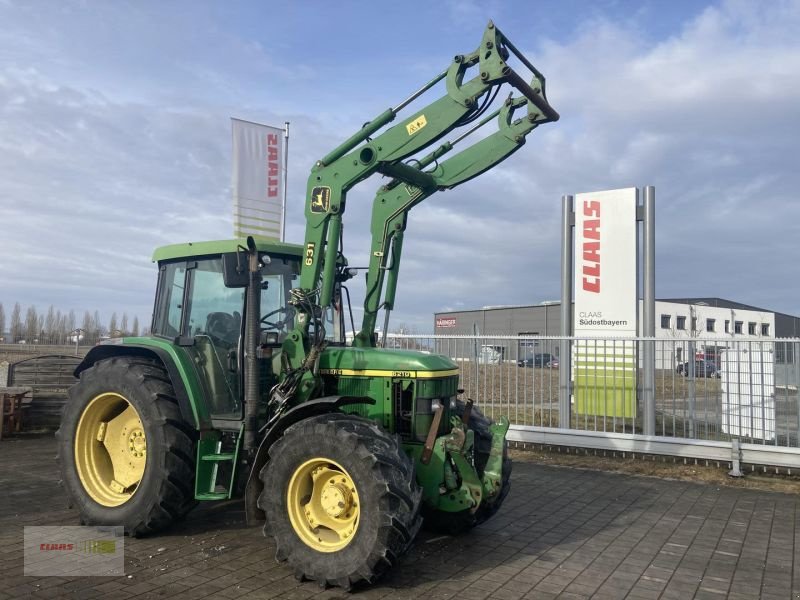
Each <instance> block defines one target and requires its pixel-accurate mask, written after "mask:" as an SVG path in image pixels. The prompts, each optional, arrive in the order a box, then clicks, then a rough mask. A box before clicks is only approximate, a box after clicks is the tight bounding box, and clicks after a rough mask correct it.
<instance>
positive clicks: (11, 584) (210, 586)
mask: <svg viewBox="0 0 800 600" xmlns="http://www.w3.org/2000/svg"><path fill="white" fill-rule="evenodd" d="M55 452H56V449H55V443H54V441H53V440H52V439H50V438H12V439H10V440H7V441H3V442H0V600H5V599H6V598H27V597H33V598H73V597H74V598H99V597H101V596H102V597H112V598H114V599H115V600H121V599H123V598H163V597H168V598H170V599H171V600H179V599H183V598H187V599H195V598H286V599H294V600H300V599H303V598H324V599H333V598H352V599H353V600H356V599H359V600H361V599H369V600H373V599H375V600H377V599H379V598H387V599H389V598H391V599H401V598H409V599H411V598H413V599H416V600H418V599H421V598H432V599H435V600H439V599H441V600H444V599H447V598H458V599H459V600H482V599H484V598H497V599H504V600H513V599H517V598H525V599H526V600H527V599H534V598H664V599H670V598H675V599H681V600H684V599H686V598H692V597H695V598H714V599H721V598H725V597H728V598H798V597H800V543H796V541H800V537H799V536H798V533H799V531H798V530H799V529H800V515H798V509H800V497H795V496H793V495H787V494H780V493H774V492H756V491H751V490H742V489H730V488H717V487H714V486H709V485H703V484H697V483H686V482H680V481H665V480H659V479H652V478H643V477H634V476H627V475H619V474H612V473H601V472H594V471H582V470H575V469H568V468H561V467H550V466H541V465H537V464H533V463H525V462H517V463H515V467H514V475H513V479H512V481H513V489H512V491H511V494H510V495H509V497H508V499H507V500H506V505H505V506H504V507H503V509H502V510H501V511H500V512H499V513H498V515H497V516H496V517H495V518H494V519H492V520H491V521H489V522H488V523H486V524H485V525H483V526H481V527H479V528H477V529H476V530H475V531H474V532H472V533H471V534H469V535H467V536H463V537H459V538H451V537H437V536H432V535H425V534H423V535H421V536H420V538H419V539H418V543H417V544H416V546H415V548H414V549H413V550H412V551H411V552H410V553H409V554H408V555H407V556H406V557H405V558H404V559H403V561H402V563H401V565H399V566H398V567H397V568H395V569H394V570H393V571H392V572H391V573H390V574H389V575H388V576H387V577H385V578H384V579H383V580H381V581H380V582H379V583H378V584H376V585H374V586H372V587H367V588H364V589H359V590H357V591H356V592H354V593H353V594H347V593H343V592H342V591H341V590H337V589H329V590H325V591H323V590H320V588H319V587H318V586H317V585H316V584H313V583H300V582H298V581H296V580H295V579H294V577H293V576H292V574H291V572H290V571H289V569H288V568H287V567H285V566H283V565H280V564H277V563H276V562H275V560H274V547H273V545H272V544H271V543H270V542H269V541H267V540H265V539H264V538H263V537H262V535H261V531H260V530H259V529H258V528H248V527H246V526H245V524H244V522H243V517H244V514H243V510H242V505H241V503H239V502H228V503H225V504H218V505H205V506H203V507H201V508H199V509H196V510H195V511H194V512H192V513H191V514H190V515H189V517H188V518H187V519H186V520H185V521H184V522H183V523H180V524H178V525H177V526H175V527H173V528H172V529H170V530H169V531H168V532H165V533H164V534H162V535H159V536H157V537H153V538H147V539H126V540H125V572H126V575H125V576H124V577H118V578H110V577H106V578H101V577H96V578H89V577H84V578H71V579H70V578H59V577H41V578H33V577H23V576H22V543H21V542H22V527H23V526H24V525H74V524H77V513H76V511H74V510H72V509H68V508H66V502H65V499H64V496H63V494H62V492H61V490H60V488H59V486H58V483H57V480H58V475H57V469H56V466H55V460H54V456H55Z"/></svg>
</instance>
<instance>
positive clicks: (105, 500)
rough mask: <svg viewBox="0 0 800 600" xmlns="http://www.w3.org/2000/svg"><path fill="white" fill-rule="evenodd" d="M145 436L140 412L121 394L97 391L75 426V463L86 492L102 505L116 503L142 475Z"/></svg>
mask: <svg viewBox="0 0 800 600" xmlns="http://www.w3.org/2000/svg"><path fill="white" fill-rule="evenodd" d="M146 461H147V440H146V438H145V434H144V427H143V426H142V420H141V418H140V417H139V413H138V412H136V409H135V408H133V406H132V405H131V403H130V402H128V401H127V400H126V399H125V397H124V396H121V395H120V394H115V393H112V392H106V393H104V394H100V395H99V396H96V397H95V398H93V399H92V401H91V402H89V404H88V405H87V406H86V408H85V409H84V411H83V413H82V414H81V416H80V419H79V420H78V427H77V429H76V430H75V467H76V468H77V471H78V477H79V478H80V480H81V484H82V485H83V489H85V490H86V493H87V494H89V496H90V497H91V498H92V500H94V501H95V502H97V503H98V504H102V505H103V506H119V505H120V504H124V503H125V502H127V501H128V500H130V499H131V497H132V496H133V494H134V493H136V490H137V488H138V487H139V483H140V482H141V481H142V477H143V476H144V467H145V463H146Z"/></svg>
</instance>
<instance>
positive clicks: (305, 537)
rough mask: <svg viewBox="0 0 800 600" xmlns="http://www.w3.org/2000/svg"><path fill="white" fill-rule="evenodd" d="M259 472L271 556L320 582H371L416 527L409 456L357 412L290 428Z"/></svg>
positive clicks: (416, 508)
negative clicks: (272, 548)
mask: <svg viewBox="0 0 800 600" xmlns="http://www.w3.org/2000/svg"><path fill="white" fill-rule="evenodd" d="M260 477H261V480H262V481H263V483H264V490H263V491H262V493H261V496H260V497H259V500H258V506H259V508H261V509H262V510H263V511H264V513H265V514H266V517H267V522H266V525H265V526H264V534H265V535H270V536H272V537H273V538H274V539H275V543H276V546H277V549H276V558H277V559H278V560H280V561H287V562H288V563H289V565H290V566H291V567H292V568H293V569H294V571H295V575H296V576H297V577H298V578H306V579H312V580H315V581H317V582H318V583H319V584H320V585H322V586H326V585H337V586H340V587H343V588H346V589H349V588H350V586H351V585H353V584H354V583H357V582H359V581H366V582H372V581H374V580H376V579H377V578H378V577H379V576H380V575H381V574H382V573H383V572H384V571H386V569H388V568H389V567H391V566H392V565H393V564H394V563H395V562H396V561H397V559H398V557H399V556H401V555H402V554H403V553H404V552H405V551H406V550H407V549H408V547H409V546H410V544H411V542H412V540H413V539H414V537H415V536H416V534H417V531H418V530H419V527H420V524H421V517H420V516H419V506H420V499H421V497H422V491H421V489H420V488H419V486H418V485H417V483H416V480H415V478H414V465H413V463H412V462H411V459H409V458H408V456H407V455H406V454H405V452H403V450H402V447H401V445H400V442H399V440H398V439H397V438H396V437H394V436H391V435H389V434H388V433H387V432H386V431H384V430H383V429H381V428H380V427H378V426H377V425H375V423H373V422H372V421H368V420H365V419H362V418H360V417H356V416H352V415H343V414H339V413H332V414H326V415H321V416H317V417H311V418H309V419H306V420H304V421H301V422H300V423H297V424H296V425H293V426H292V427H290V428H289V429H287V430H286V432H285V433H284V435H283V437H282V438H281V439H280V440H278V441H277V442H276V443H275V444H274V445H273V446H272V447H271V448H270V461H269V462H268V463H267V464H266V466H264V468H263V469H262V470H261V473H260Z"/></svg>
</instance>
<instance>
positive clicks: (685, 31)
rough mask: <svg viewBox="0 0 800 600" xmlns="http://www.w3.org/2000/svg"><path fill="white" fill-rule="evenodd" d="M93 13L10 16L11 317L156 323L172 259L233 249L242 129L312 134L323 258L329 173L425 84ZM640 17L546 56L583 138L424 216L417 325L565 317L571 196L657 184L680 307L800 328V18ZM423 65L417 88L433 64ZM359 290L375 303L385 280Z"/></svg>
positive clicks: (409, 251)
mask: <svg viewBox="0 0 800 600" xmlns="http://www.w3.org/2000/svg"><path fill="white" fill-rule="evenodd" d="M76 6H78V5H68V6H66V7H65V8H61V9H59V11H56V12H57V13H58V14H55V15H50V16H49V17H48V16H46V17H42V16H41V14H39V13H40V11H39V12H37V10H36V7H35V6H32V5H31V6H28V5H24V4H22V5H13V4H7V3H4V4H0V17H5V19H4V27H3V28H2V30H0V56H2V57H3V61H2V64H3V66H2V67H0V172H1V173H3V177H2V180H0V232H2V235H0V251H2V253H3V254H4V255H5V256H11V257H13V260H6V261H3V262H2V263H0V281H1V282H3V283H2V288H0V301H3V302H5V303H6V304H8V303H13V301H14V300H17V299H19V300H21V301H22V302H23V303H36V304H38V305H39V306H40V307H41V306H46V305H48V304H50V303H54V304H56V305H57V306H60V307H61V308H64V309H69V308H76V309H77V310H83V309H84V308H87V307H88V308H90V309H93V308H94V307H95V306H96V307H98V308H100V309H101V310H102V311H103V313H104V314H106V313H107V314H110V312H111V311H112V310H116V311H117V312H119V313H121V312H122V311H123V310H126V309H127V310H128V312H129V313H132V314H133V313H134V312H136V313H137V314H139V315H140V317H142V318H143V320H144V321H146V320H147V319H146V317H147V314H148V313H149V311H150V306H151V296H152V289H153V284H154V269H153V268H152V265H151V264H150V263H149V257H150V254H151V252H152V249H153V247H154V246H157V245H159V244H162V243H170V242H176V241H182V240H187V239H194V240H197V239H202V238H212V239H213V238H219V237H225V236H227V235H228V234H229V232H230V229H231V227H230V216H229V211H228V208H227V207H228V206H229V202H230V201H229V197H230V190H229V180H230V175H229V173H230V162H229V161H230V156H229V155H230V151H229V144H230V134H229V130H228V120H227V119H228V116H231V115H234V116H240V117H243V118H249V119H254V120H261V121H266V122H271V123H276V124H280V123H282V122H283V121H285V120H290V121H291V122H292V139H291V142H290V148H291V149H290V152H291V157H290V160H291V164H290V181H289V189H290V207H289V215H288V226H287V232H288V238H289V239H290V240H292V241H295V242H300V241H301V240H302V236H303V230H304V223H303V200H302V198H303V195H304V193H305V186H306V177H307V173H308V168H309V167H310V165H311V164H313V161H314V160H316V159H317V158H319V157H320V156H321V155H323V154H325V153H326V152H328V151H329V150H330V149H331V148H332V147H333V146H335V145H336V144H338V143H339V142H340V141H341V140H342V139H343V138H344V137H346V136H347V135H349V133H350V132H351V130H352V129H354V128H355V127H358V126H359V125H360V124H361V123H362V122H363V121H365V120H366V119H367V118H369V117H371V116H374V115H373V114H371V113H370V114H365V113H364V112H363V105H364V104H365V103H367V104H370V105H372V103H373V98H376V97H379V96H380V97H382V96H381V94H388V95H389V96H391V95H392V94H394V93H395V92H394V91H395V90H396V89H397V88H398V87H399V86H400V83H401V82H399V81H398V80H397V77H396V75H397V73H398V71H397V70H396V69H390V68H387V70H386V71H385V72H374V71H373V72H371V73H370V74H369V76H367V75H365V74H363V73H360V72H359V69H358V64H359V63H358V56H359V55H358V54H357V53H356V54H352V53H351V54H348V60H347V61H346V62H345V63H344V64H343V67H342V69H341V70H339V71H336V72H331V71H320V70H319V69H317V68H316V67H315V66H314V65H313V61H305V62H304V61H303V60H299V62H298V61H295V62H292V60H293V57H290V56H288V55H282V54H280V52H281V49H280V47H278V49H277V50H276V48H271V49H267V48H266V47H265V46H264V45H263V44H261V43H260V42H258V41H254V40H252V39H250V38H249V37H248V36H246V35H244V34H240V33H239V32H237V31H232V30H225V29H224V28H221V27H220V25H219V24H218V23H216V22H215V20H214V19H213V18H212V17H211V16H210V15H208V14H206V15H203V14H202V11H200V12H201V14H200V15H199V16H198V15H194V16H193V18H192V19H191V20H188V21H187V22H186V23H182V21H181V18H183V17H185V15H182V14H178V13H180V12H181V10H180V9H178V8H176V9H174V10H171V11H170V10H167V12H166V13H165V14H164V15H163V18H161V19H160V21H161V22H159V19H157V18H156V16H157V15H154V14H150V13H148V10H147V9H145V8H141V7H140V6H137V5H135V4H134V5H123V8H122V9H120V8H118V5H117V6H114V7H113V9H114V11H117V10H118V11H120V12H121V13H123V16H124V17H125V18H121V17H115V16H114V15H112V12H113V11H112V9H111V8H108V9H105V8H103V7H102V5H93V8H92V11H91V13H92V14H91V15H89V13H87V11H86V10H81V9H80V8H79V7H78V8H76ZM459 6H460V5H459ZM9 7H10V8H9ZM451 11H453V13H452V14H453V16H454V18H455V17H459V15H460V17H463V16H465V15H468V14H471V15H473V16H474V14H478V13H479V12H480V11H479V9H478V8H476V6H472V7H471V8H469V10H468V11H466V12H463V11H460V10H459V9H458V7H455V5H453V6H451ZM90 17H91V18H90ZM460 17H459V18H460ZM637 19H638V17H637V15H633V16H631V17H630V19H629V20H626V21H625V22H619V21H616V22H612V21H610V20H609V18H608V17H604V16H603V14H602V11H598V10H593V11H592V13H591V14H590V16H589V17H588V18H587V20H586V21H584V22H583V23H581V24H579V26H578V27H576V28H574V32H568V35H563V36H559V37H558V38H556V37H552V38H551V39H546V40H537V39H528V40H522V42H525V44H527V47H528V48H532V49H530V50H528V51H526V54H527V55H528V56H529V57H531V59H532V61H533V63H534V64H535V65H536V66H537V67H538V68H540V69H541V70H542V71H543V72H544V74H545V75H546V76H547V82H548V96H549V98H550V100H551V102H552V104H553V105H554V106H555V107H556V108H557V109H558V110H559V112H560V113H561V115H562V119H561V121H560V122H558V123H556V124H548V125H544V126H542V127H540V128H539V129H538V130H536V131H534V132H533V133H532V134H531V135H530V136H529V139H528V143H527V144H526V146H525V147H524V148H522V149H521V150H520V151H519V152H518V153H516V154H515V155H514V156H513V157H511V158H510V159H509V160H508V161H507V162H506V163H504V164H503V165H502V166H501V167H499V168H497V169H495V170H494V171H491V172H489V173H487V174H486V175H484V176H482V177H480V178H478V179H476V180H475V181H472V182H469V183H468V184H466V185H464V186H463V187H461V188H458V189H456V190H453V191H449V192H446V193H442V194H436V195H435V196H433V197H432V198H431V199H429V200H428V201H426V203H425V204H423V205H422V206H420V207H419V208H417V209H416V210H415V211H414V212H412V215H411V218H410V221H409V229H408V232H407V234H406V240H405V244H404V252H405V256H404V262H403V267H402V269H401V283H400V287H399V291H398V299H397V310H396V322H398V323H399V322H404V323H407V324H409V325H411V326H412V327H414V328H415V329H417V330H419V331H424V330H427V329H430V327H431V323H432V313H433V312H434V311H436V310H441V309H443V308H445V307H459V308H470V307H480V306H483V305H487V304H522V303H536V302H539V301H541V300H545V299H553V298H555V297H557V296H558V292H559V283H558V277H559V272H558V269H559V227H560V224H559V218H560V197H561V196H562V195H563V194H567V193H576V192H581V191H590V190H593V189H608V188H616V187H628V186H633V185H646V184H654V185H656V187H657V195H658V209H657V217H658V230H657V244H658V268H659V272H658V280H657V291H658V294H659V295H661V296H680V295H697V296H721V297H730V298H732V299H736V300H739V301H743V302H747V303H751V304H757V305H763V306H765V307H767V308H774V309H778V310H782V311H784V312H790V313H792V312H793V313H800V303H798V301H797V298H798V297H800V281H798V279H797V277H788V276H787V274H789V273H790V270H791V264H792V256H793V254H792V253H793V251H794V249H793V247H792V244H793V241H794V240H795V239H796V238H797V235H798V234H799V233H800V225H798V222H800V208H798V206H800V205H798V203H797V202H796V200H795V199H796V194H797V190H798V189H800V175H798V173H797V168H796V162H797V158H796V157H797V155H798V152H799V151H800V147H799V146H800V141H799V140H800V135H798V133H800V131H799V128H800V41H798V40H797V39H796V32H797V31H798V29H800V28H799V27H798V26H799V25H800V4H798V2H770V3H758V4H755V3H749V2H744V1H741V2H725V3H722V4H720V5H717V6H712V7H709V8H707V9H705V10H703V11H702V12H701V13H700V14H699V15H698V16H697V17H696V18H694V19H691V20H689V21H686V22H685V23H683V24H682V26H681V27H680V28H679V29H676V30H675V31H674V32H673V33H672V34H671V35H670V36H669V37H667V38H665V39H660V40H655V41H652V40H651V39H649V37H648V33H647V32H646V31H641V29H640V26H639V21H638V20H637ZM84 21H85V22H84ZM472 21H473V19H472V17H470V25H471V27H472V25H474V24H473V23H472ZM498 22H499V23H500V24H502V23H503V22H504V21H503V20H502V18H501V17H498ZM534 25H535V23H530V24H529V25H528V26H526V24H525V23H522V22H518V23H515V24H514V26H515V27H516V28H517V29H518V30H519V29H522V30H529V31H536V28H535V27H534ZM458 27H459V24H458V23H455V24H454V25H453V26H451V27H449V29H448V31H449V32H450V34H452V31H453V30H454V29H457V28H458ZM298 35H301V32H298ZM518 37H519V36H516V37H515V41H516V42H518V43H521V42H520V40H518V39H517V38H518ZM353 47H354V48H357V45H356V46H353ZM469 48H470V44H467V45H466V46H464V47H463V48H462V47H460V46H459V47H458V48H456V49H457V50H458V51H464V50H467V49H469ZM440 50H441V49H440V48H439V49H437V52H439V51H440ZM346 51H348V50H347V49H346V48H343V49H342V52H346ZM276 52H277V54H276ZM287 52H289V51H288V50H287ZM448 52H449V51H448ZM137 53H138V54H137ZM437 55H438V54H437ZM368 58H371V57H364V59H365V60H366V59H368ZM401 62H403V65H401V67H402V69H404V71H403V73H404V75H405V76H406V77H408V76H409V73H412V74H413V78H414V81H410V83H408V88H407V91H408V92H410V91H412V90H413V89H415V88H416V86H418V85H420V84H421V83H423V82H424V80H425V79H426V77H427V76H428V75H426V73H422V72H420V71H419V70H418V65H423V64H427V63H428V58H427V57H426V56H425V53H424V52H420V53H419V54H418V55H409V56H408V57H407V59H406V57H405V56H404V57H403V61H401ZM285 65H290V66H289V67H286V66H285ZM391 66H393V67H394V65H391ZM434 72H435V70H434V71H431V73H430V74H429V75H431V76H432V74H433V73H434ZM355 77H359V78H360V80H359V82H358V83H357V84H356V83H354V81H353V78H355ZM368 78H369V79H368ZM381 78H383V79H384V80H385V81H382V80H381ZM402 83H403V84H405V83H406V80H405V79H404V80H402ZM389 90H391V93H389ZM331 99H338V101H337V100H334V101H332V100H331ZM397 99H398V98H394V97H386V98H385V99H384V100H383V101H382V104H380V105H379V106H374V109H375V110H374V112H375V114H377V113H378V112H379V111H380V110H381V109H382V108H383V107H384V106H386V105H388V104H389V103H391V102H392V101H394V100H397ZM264 107H269V108H270V110H266V109H265V108H264ZM378 185H380V181H379V179H378V178H373V179H371V180H370V181H369V182H366V183H364V184H362V185H361V186H359V187H358V188H356V189H355V190H354V191H353V192H351V194H350V195H349V199H348V213H347V215H346V216H345V233H346V239H345V241H346V243H347V247H346V252H347V254H348V256H349V257H350V261H351V264H354V265H363V264H365V263H366V258H367V256H368V243H369V242H368V232H369V215H368V207H369V206H370V204H371V201H372V195H373V193H374V190H375V189H376V188H377V187H378ZM698 259H702V262H701V263H700V264H701V265H702V266H700V267H697V266H693V265H695V264H697V263H698V262H700V261H699V260H698ZM743 281H747V285H746V287H742V282H743ZM351 288H352V291H353V298H354V300H356V302H358V301H359V300H358V298H359V296H360V290H362V289H363V283H362V278H361V277H359V278H358V279H357V280H356V281H354V282H352V285H351Z"/></svg>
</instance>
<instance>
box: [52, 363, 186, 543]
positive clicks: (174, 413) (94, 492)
mask: <svg viewBox="0 0 800 600" xmlns="http://www.w3.org/2000/svg"><path fill="white" fill-rule="evenodd" d="M56 435H57V436H58V439H59V443H58V445H59V450H58V454H59V456H58V458H59V465H60V468H61V479H62V482H63V485H64V487H65V488H66V490H67V492H68V493H69V495H70V496H71V498H72V500H73V501H74V504H75V505H76V507H77V508H78V510H79V511H80V516H81V522H82V523H84V524H86V525H123V526H124V527H125V532H126V533H127V534H130V535H143V534H147V533H151V532H154V531H158V530H160V529H163V528H165V527H166V526H168V525H169V524H170V523H172V522H173V521H175V520H177V519H180V518H182V517H183V516H185V515H186V513H188V512H189V510H191V508H192V507H193V506H194V505H195V502H194V460H193V458H192V457H193V456H194V455H195V450H194V447H195V444H194V432H193V430H192V429H191V428H190V427H189V426H188V425H187V424H186V423H184V422H183V420H182V418H181V415H180V411H179V410H178V405H177V400H176V399H175V393H174V390H173V388H172V384H171V383H170V380H169V377H168V376H167V373H166V372H165V371H164V368H163V367H162V366H161V365H160V364H159V363H157V362H155V361H151V360H147V359H144V358H139V357H120V358H111V359H107V360H102V361H99V362H97V363H96V364H95V365H94V366H92V367H90V368H89V369H86V370H85V371H83V372H82V373H81V377H80V381H79V382H78V383H77V384H75V385H74V386H73V387H72V388H71V389H70V391H69V401H68V402H67V405H66V406H65V408H64V414H63V416H62V419H61V427H60V429H59V430H58V432H57V434H56ZM148 449H149V450H150V451H149V452H148Z"/></svg>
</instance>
